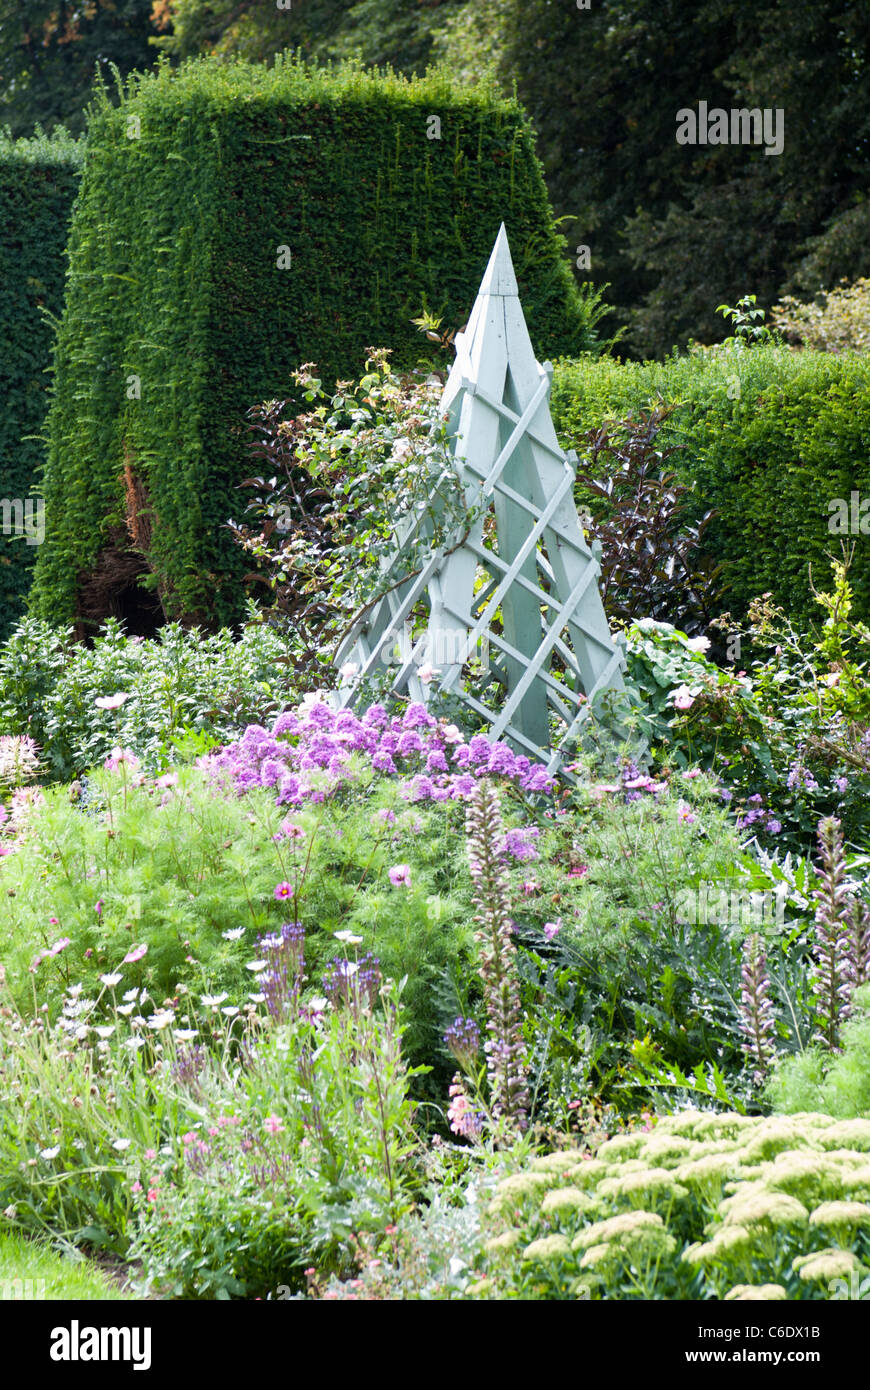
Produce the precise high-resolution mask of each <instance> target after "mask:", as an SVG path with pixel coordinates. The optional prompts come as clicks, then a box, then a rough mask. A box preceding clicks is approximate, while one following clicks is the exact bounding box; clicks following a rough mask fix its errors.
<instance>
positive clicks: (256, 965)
mask: <svg viewBox="0 0 870 1390" xmlns="http://www.w3.org/2000/svg"><path fill="white" fill-rule="evenodd" d="M268 964H269V962H268V961H266V960H249V961H248V963H247V965H246V966H245V969H246V970H250V971H251V973H252V974H253V975H259V973H260V971H261V970H265V969H266V966H267V965H268Z"/></svg>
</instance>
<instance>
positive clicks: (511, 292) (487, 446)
mask: <svg viewBox="0 0 870 1390" xmlns="http://www.w3.org/2000/svg"><path fill="white" fill-rule="evenodd" d="M455 346H456V360H455V362H454V364H453V367H452V369H451V372H450V376H449V378H448V380H447V384H446V386H445V387H444V391H443V394H442V397H441V406H442V411H443V413H444V415H445V416H446V417H447V419H448V428H449V431H450V434H451V435H452V436H453V446H452V447H453V462H454V466H455V467H456V469H457V471H458V473H459V476H460V479H461V481H462V485H463V487H464V490H465V497H466V501H467V503H468V505H469V507H473V506H477V507H478V508H479V515H478V519H477V521H476V522H475V523H474V524H473V525H472V528H471V530H470V531H469V533H468V535H467V536H466V537H465V538H464V541H463V542H462V544H459V545H458V546H457V545H456V542H457V541H459V540H461V539H462V538H461V537H454V538H453V546H451V545H442V546H441V547H440V549H438V550H432V551H431V552H430V554H429V556H428V560H427V561H426V562H424V564H423V566H422V568H421V569H420V570H419V572H417V573H416V574H414V575H413V577H412V578H410V579H408V580H406V581H405V582H404V583H401V584H399V585H398V586H397V587H396V588H395V589H392V590H391V591H390V592H389V593H388V594H386V595H385V597H384V598H382V599H381V600H380V601H379V602H378V603H376V604H375V605H373V606H372V608H371V609H370V610H369V611H368V613H367V614H366V615H365V616H364V617H363V618H362V619H361V620H360V622H359V623H358V624H357V625H356V626H355V627H354V629H353V630H352V631H351V632H350V633H348V635H347V637H346V638H345V640H344V642H343V643H342V645H341V648H340V650H339V652H338V661H339V663H340V664H341V663H344V662H347V661H351V662H353V663H354V664H355V665H356V668H357V670H356V671H355V673H354V675H353V677H352V678H351V679H350V680H349V681H347V682H346V683H345V684H343V686H342V690H341V692H340V702H341V704H343V705H348V704H352V703H354V702H355V698H356V694H357V691H358V689H359V685H360V682H361V680H362V679H363V677H364V676H365V675H366V674H368V673H369V672H371V671H372V670H373V669H374V668H375V665H376V663H377V662H378V661H379V660H381V659H386V660H389V658H390V653H391V652H392V650H393V649H394V646H395V642H396V638H397V637H398V636H399V635H400V634H401V633H402V631H403V628H404V625H405V624H406V622H407V620H408V618H409V616H410V615H411V613H412V611H413V610H414V608H415V607H416V605H417V604H418V603H419V602H420V600H421V599H422V598H424V597H425V598H426V599H427V600H428V612H429V620H428V627H427V629H426V631H425V633H423V635H422V636H421V637H420V638H419V639H418V640H417V641H416V643H415V644H414V645H413V647H411V646H410V644H407V643H406V647H405V650H404V651H403V652H402V653H401V657H400V660H399V664H398V668H397V669H396V671H395V678H394V681H393V686H392V688H393V690H394V691H395V692H396V693H397V694H410V695H411V696H412V697H413V698H415V699H418V700H423V701H426V700H427V699H428V697H429V692H430V691H432V690H434V689H441V690H443V691H449V692H451V693H452V694H453V695H454V696H456V697H457V698H458V699H460V700H461V701H463V703H465V704H466V705H468V706H469V707H470V708H471V709H472V710H473V711H474V712H475V714H476V715H478V716H479V717H480V719H481V722H482V723H485V724H486V725H489V726H490V728H489V732H490V734H491V736H493V737H503V738H505V739H506V740H507V741H508V742H509V743H511V744H513V745H514V746H515V747H516V748H518V749H521V750H522V751H523V752H526V753H528V754H530V755H531V756H534V757H536V758H539V759H542V760H543V761H545V762H547V764H548V766H549V767H550V770H551V771H555V770H556V769H557V768H558V767H559V765H560V763H561V751H560V750H561V749H562V748H563V746H565V745H566V744H567V743H568V742H569V741H570V740H571V739H572V738H573V737H574V735H575V734H576V733H577V731H578V729H579V727H580V725H581V724H582V722H583V720H584V719H585V718H586V715H587V713H588V711H589V706H590V703H591V701H592V700H593V699H594V698H595V697H596V696H597V695H599V694H601V693H602V692H604V691H607V690H613V691H617V690H619V689H621V688H622V675H621V672H622V666H623V662H624V658H623V654H622V650H621V648H620V647H619V646H618V645H617V644H616V643H615V642H614V640H613V637H612V636H611V633H610V629H609V627H608V624H607V619H606V617H605V614H604V608H603V606H602V603H601V597H600V594H599V592H598V584H597V579H598V572H599V567H598V563H597V561H596V559H595V557H594V556H593V555H592V552H591V551H590V549H589V547H588V546H587V544H586V541H585V539H584V536H583V531H582V528H581V526H580V522H579V519H578V516H577V510H576V507H575V505H574V468H573V466H572V462H571V460H570V459H569V458H568V457H567V456H566V455H565V454H564V453H563V451H562V450H561V449H560V448H559V444H558V441H557V439H556V432H555V429H554V427H553V421H552V419H551V417H550V410H549V403H548V399H549V393H550V380H551V376H552V367H551V366H550V364H549V363H545V364H544V366H543V367H542V366H541V365H540V364H539V363H538V362H537V361H536V359H535V354H534V352H533V350H532V344H531V341H530V339H529V334H528V329H527V327H526V322H525V318H524V317H523V312H522V309H521V307H520V301H519V295H518V292H517V284H516V279H515V277H514V270H513V265H512V262H511V256H510V250H509V247H508V240H507V234H506V232H505V229H504V226H503V225H502V227H501V229H500V231H499V234H498V237H497V239H496V243H495V246H494V248H493V251H492V255H491V257H490V261H489V265H488V266H487V269H486V274H485V275H484V277H483V282H482V284H481V286H480V291H479V293H478V296H477V300H476V301H475V305H474V308H473V310H472V313H471V317H470V319H469V321H468V324H467V326H466V329H465V332H464V333H461V334H457V336H456V341H455ZM487 513H489V514H491V515H494V521H495V526H494V528H493V526H492V525H491V524H490V525H489V526H486V527H485V526H484V517H485V516H486V514H487ZM414 530H415V527H414V525H413V523H412V524H411V526H410V527H408V528H407V529H406V531H405V533H404V535H405V538H407V537H408V536H409V535H410V534H411V533H412V532H413V531H414ZM400 541H401V537H400ZM454 546H455V547H456V548H453V547H454ZM388 570H389V571H395V572H396V573H397V574H398V575H399V576H402V575H403V574H406V573H407V567H406V568H405V569H404V570H403V569H402V567H401V544H400V547H399V550H398V551H397V554H396V556H395V557H394V562H393V563H392V564H391V565H390V566H388ZM481 647H483V649H484V650H485V651H488V652H489V656H490V670H491V672H492V673H493V676H494V678H495V680H497V681H498V683H499V688H500V696H499V698H498V699H497V700H496V701H495V702H493V701H491V700H490V701H489V703H484V702H483V701H482V700H481V699H479V698H477V696H476V695H474V694H472V693H471V692H470V691H469V690H468V689H465V688H464V686H465V684H466V683H465V682H463V679H462V668H463V666H464V665H465V663H466V662H468V661H469V660H470V659H472V658H473V657H474V656H475V655H476V654H477V653H478V652H479V650H480V649H481ZM493 658H494V659H493ZM424 665H426V666H429V667H434V668H435V669H436V671H437V672H438V674H437V676H436V677H434V678H432V679H431V681H429V682H427V683H424V682H422V681H421V680H420V678H419V674H418V673H419V671H420V670H421V669H422V668H423V666H424Z"/></svg>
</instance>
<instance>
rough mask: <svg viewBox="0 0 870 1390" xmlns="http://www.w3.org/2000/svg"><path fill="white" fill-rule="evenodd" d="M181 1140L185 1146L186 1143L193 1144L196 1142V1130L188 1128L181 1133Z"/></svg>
mask: <svg viewBox="0 0 870 1390" xmlns="http://www.w3.org/2000/svg"><path fill="white" fill-rule="evenodd" d="M181 1142H182V1144H184V1145H185V1147H186V1146H187V1145H188V1144H195V1143H196V1130H195V1129H189V1130H188V1131H187V1133H186V1134H182V1136H181Z"/></svg>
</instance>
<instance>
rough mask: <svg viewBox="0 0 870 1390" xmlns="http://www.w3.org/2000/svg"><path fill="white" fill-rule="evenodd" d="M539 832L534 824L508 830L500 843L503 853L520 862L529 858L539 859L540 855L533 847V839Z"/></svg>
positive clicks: (522, 862) (524, 861) (535, 838)
mask: <svg viewBox="0 0 870 1390" xmlns="http://www.w3.org/2000/svg"><path fill="white" fill-rule="evenodd" d="M540 833H541V832H540V830H539V829H538V827H537V826H536V825H524V826H519V827H517V828H516V829H514V830H508V831H507V833H506V834H505V837H504V841H503V843H502V851H503V853H505V854H509V855H510V857H511V858H512V859H516V860H517V861H518V862H519V863H520V864H524V863H526V861H527V860H529V859H540V857H541V856H540V855H539V854H538V851H537V849H536V847H535V840H537V838H538V836H539V835H540Z"/></svg>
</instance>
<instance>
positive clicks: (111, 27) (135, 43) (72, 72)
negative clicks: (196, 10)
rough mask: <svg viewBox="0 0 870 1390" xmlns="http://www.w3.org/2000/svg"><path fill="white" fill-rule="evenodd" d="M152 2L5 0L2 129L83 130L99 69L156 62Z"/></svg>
mask: <svg viewBox="0 0 870 1390" xmlns="http://www.w3.org/2000/svg"><path fill="white" fill-rule="evenodd" d="M151 4H152V0H79V3H74V2H73V0H0V126H4V125H5V126H9V128H10V129H11V131H12V133H13V135H30V134H32V132H33V129H34V127H35V126H36V125H41V126H42V127H43V128H44V129H45V130H52V129H53V128H54V126H56V125H58V124H62V125H65V126H66V127H67V128H68V129H69V130H70V131H72V132H73V134H76V135H77V134H79V133H80V132H81V131H82V130H83V129H84V109H85V107H86V106H87V104H88V101H89V100H90V92H91V85H92V83H93V79H94V73H95V71H96V70H97V69H99V70H101V71H102V72H104V73H106V75H108V72H109V66H110V64H113V63H114V64H115V65H116V66H117V67H118V68H119V69H120V71H121V73H122V74H126V73H128V72H131V71H132V70H133V69H134V68H140V67H147V66H148V65H149V64H150V63H151V62H152V61H153V59H154V50H153V48H151V47H150V46H149V42H148V40H149V38H150V37H151V36H153V34H154V32H155V31H154V29H153V28H152V25H151Z"/></svg>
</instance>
